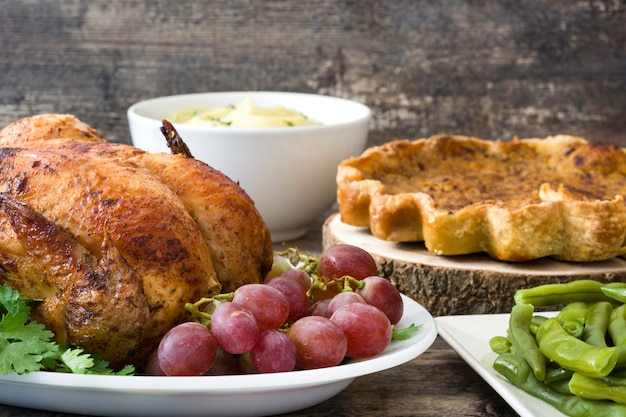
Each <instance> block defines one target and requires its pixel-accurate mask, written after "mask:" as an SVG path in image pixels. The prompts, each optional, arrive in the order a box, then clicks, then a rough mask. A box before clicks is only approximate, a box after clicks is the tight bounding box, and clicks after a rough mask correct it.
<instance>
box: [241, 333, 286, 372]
mask: <svg viewBox="0 0 626 417" xmlns="http://www.w3.org/2000/svg"><path fill="white" fill-rule="evenodd" d="M250 357H251V358H252V362H253V363H254V365H255V366H256V368H257V369H258V370H259V371H260V372H262V373H272V372H288V371H291V370H293V369H294V368H295V366H296V346H295V345H294V344H293V342H292V341H291V339H290V338H289V336H287V335H286V334H285V333H283V332H281V331H280V330H276V329H268V330H264V331H263V332H262V333H261V336H260V337H259V341H258V342H257V344H256V345H254V347H253V348H252V350H251V351H250Z"/></svg>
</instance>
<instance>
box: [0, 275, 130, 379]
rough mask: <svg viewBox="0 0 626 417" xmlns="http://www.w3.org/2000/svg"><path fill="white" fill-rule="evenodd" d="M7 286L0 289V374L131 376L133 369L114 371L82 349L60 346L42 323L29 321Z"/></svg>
mask: <svg viewBox="0 0 626 417" xmlns="http://www.w3.org/2000/svg"><path fill="white" fill-rule="evenodd" d="M31 302H33V300H29V299H26V298H24V297H22V296H21V295H20V293H19V292H17V291H15V290H13V289H12V288H11V287H9V286H8V285H6V284H4V285H2V286H0V314H1V317H0V374H9V373H17V374H25V373H29V372H36V371H57V372H66V373H77V374H98V375H132V374H133V372H134V367H133V366H130V365H129V366H126V367H124V368H123V369H122V370H120V371H117V372H116V371H113V370H112V369H110V368H109V363H108V362H107V361H105V360H104V359H102V358H101V357H100V356H98V355H94V354H89V353H87V352H85V351H84V350H83V349H82V348H79V347H75V346H67V345H60V344H57V343H56V342H54V341H53V337H54V334H53V333H52V332H51V331H50V330H48V329H47V328H46V327H45V326H44V325H43V324H40V323H36V322H34V321H32V320H30V305H29V303H31Z"/></svg>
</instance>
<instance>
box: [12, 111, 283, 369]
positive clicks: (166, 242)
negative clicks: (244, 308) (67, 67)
mask: <svg viewBox="0 0 626 417" xmlns="http://www.w3.org/2000/svg"><path fill="white" fill-rule="evenodd" d="M155 140H164V139H163V138H155ZM271 263H272V244H271V237H270V232H269V230H268V228H267V226H266V224H265V222H264V221H263V219H262V218H261V216H260V214H259V213H258V211H257V210H256V208H255V206H254V203H253V202H252V200H251V199H250V197H249V196H248V195H247V194H246V193H245V192H244V191H243V190H242V189H241V188H240V187H239V186H238V185H237V184H236V183H234V182H233V181H231V180H230V179H229V178H227V177H226V176H225V175H223V174H222V173H221V172H219V171H217V170H214V169H212V168H211V167H209V166H207V165H206V164H204V163H202V162H200V161H197V160H195V159H193V158H188V157H185V156H183V155H172V154H150V153H146V152H143V151H142V150H140V149H137V148H135V147H132V146H129V145H124V144H115V143H108V142H106V141H105V140H104V139H103V138H102V136H100V135H99V134H98V133H97V132H96V131H95V130H94V129H92V128H91V127H89V126H87V125H85V124H84V123H82V122H80V121H79V120H78V119H76V118H75V117H73V116H70V115H56V114H47V115H39V116H33V117H29V118H26V119H23V120H19V121H17V122H15V123H12V124H11V125H9V126H7V127H6V128H4V129H3V130H2V131H0V282H3V283H7V284H9V285H10V286H11V287H13V288H14V289H16V290H19V291H20V292H22V293H24V294H26V295H27V296H29V297H31V298H37V299H42V300H43V301H42V302H41V303H39V304H37V305H36V306H35V307H34V309H33V316H34V318H35V319H36V320H38V321H40V322H41V323H43V324H45V325H46V326H48V327H49V328H50V329H51V330H52V331H53V332H54V333H55V335H56V339H57V341H59V342H61V343H67V342H69V343H74V344H77V345H79V346H82V347H84V348H85V349H86V350H88V351H91V352H94V353H99V354H101V355H102V356H103V357H104V358H105V359H107V360H109V361H110V362H112V363H113V364H121V363H125V362H130V363H135V364H140V363H141V361H142V359H143V358H145V357H146V356H147V354H148V352H149V351H151V350H152V349H154V347H155V346H156V345H157V344H158V341H159V340H160V338H161V336H162V335H163V334H164V333H165V332H166V331H167V330H168V329H169V328H171V327H172V326H173V325H175V324H177V323H179V322H181V321H184V320H186V319H187V318H188V313H187V312H186V310H185V308H184V305H185V303H187V302H193V301H196V300H197V299H199V298H201V297H204V296H210V295H214V294H216V293H218V292H220V291H232V290H234V289H235V288H237V287H238V286H241V285H243V284H245V283H251V282H260V281H261V280H262V279H263V277H264V276H265V275H266V274H267V272H268V270H269V269H270V268H271Z"/></svg>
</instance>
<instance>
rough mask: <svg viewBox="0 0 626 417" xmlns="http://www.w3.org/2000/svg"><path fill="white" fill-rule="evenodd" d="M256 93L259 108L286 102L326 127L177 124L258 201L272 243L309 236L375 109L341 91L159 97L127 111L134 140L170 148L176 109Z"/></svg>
mask: <svg viewBox="0 0 626 417" xmlns="http://www.w3.org/2000/svg"><path fill="white" fill-rule="evenodd" d="M248 97H250V98H251V99H252V101H253V103H254V105H255V106H257V107H269V108H271V107H275V106H279V105H280V106H284V107H286V108H288V109H291V110H296V111H298V112H300V113H302V114H304V115H306V116H307V117H309V118H310V119H313V120H316V121H319V122H320V123H321V125H315V126H298V127H276V128H268V127H263V128H232V127H208V126H194V125H187V124H182V123H179V124H176V123H174V127H175V128H176V130H177V132H178V133H179V135H180V136H181V138H182V139H183V141H184V142H185V143H186V144H187V146H188V147H189V150H190V151H191V153H192V155H193V156H194V157H195V158H197V159H199V160H201V161H204V162H206V163H207V164H209V165H210V166H212V167H213V168H216V169H218V170H220V171H222V172H223V173H225V174H226V175H228V176H229V177H230V178H231V179H232V180H234V181H237V182H239V184H240V185H241V187H242V188H243V189H244V190H246V192H247V193H248V194H249V195H250V197H252V199H253V200H254V202H255V204H256V207H257V209H258V210H259V212H260V213H261V215H262V216H263V218H264V219H265V222H266V223H267V225H268V226H269V228H270V231H271V233H272V240H273V241H274V242H283V241H288V240H292V239H295V238H297V237H300V236H302V235H303V234H305V233H306V232H307V230H308V228H309V226H310V225H311V223H312V222H314V221H315V220H316V219H317V218H319V216H321V215H322V214H323V213H324V212H325V211H326V210H328V209H329V208H330V207H331V206H332V204H333V203H334V202H335V200H336V198H337V183H336V173H337V165H338V164H339V162H341V161H342V160H344V159H346V158H348V157H350V156H355V155H358V154H360V153H361V152H362V151H363V149H364V148H365V145H366V140H367V133H368V123H369V120H370V116H371V112H370V110H369V108H368V107H367V106H365V105H363V104H361V103H357V102H354V101H350V100H345V99H341V98H336V97H330V96H323V95H315V94H301V93H287V92H265V91H262V92H256V91H255V92H223V93H198V94H186V95H175V96H168V97H159V98H154V99H150V100H145V101H141V102H139V103H136V104H134V105H132V106H131V107H130V108H129V109H128V122H129V128H130V134H131V139H132V143H133V145H134V146H137V147H138V148H141V149H144V150H146V151H149V152H170V150H169V148H168V147H167V143H166V141H165V138H164V137H163V134H162V133H161V131H160V127H161V125H162V120H163V119H166V118H167V117H168V116H169V115H170V114H171V113H172V112H173V111H176V110H180V109H185V108H189V107H195V106H202V105H208V106H215V107H226V106H230V105H237V104H239V103H241V102H242V101H243V100H245V99H246V98H248Z"/></svg>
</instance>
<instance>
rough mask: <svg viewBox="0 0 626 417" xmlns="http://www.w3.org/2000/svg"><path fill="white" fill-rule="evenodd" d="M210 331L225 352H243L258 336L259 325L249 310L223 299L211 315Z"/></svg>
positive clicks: (248, 348)
mask: <svg viewBox="0 0 626 417" xmlns="http://www.w3.org/2000/svg"><path fill="white" fill-rule="evenodd" d="M211 333H212V334H213V337H215V339H216V340H217V343H218V344H219V345H220V346H221V347H222V348H224V350H225V351H226V352H229V353H233V354H240V353H245V352H247V351H249V350H250V349H252V346H254V344H255V343H256V341H257V339H258V338H259V326H258V324H257V322H256V318H255V317H254V315H253V314H252V312H251V311H250V310H248V309H247V308H245V307H243V306H242V305H240V304H237V303H235V302H230V301H224V302H222V303H221V304H220V305H218V306H217V308H216V309H215V311H214V312H213V314H212V315H211Z"/></svg>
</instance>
